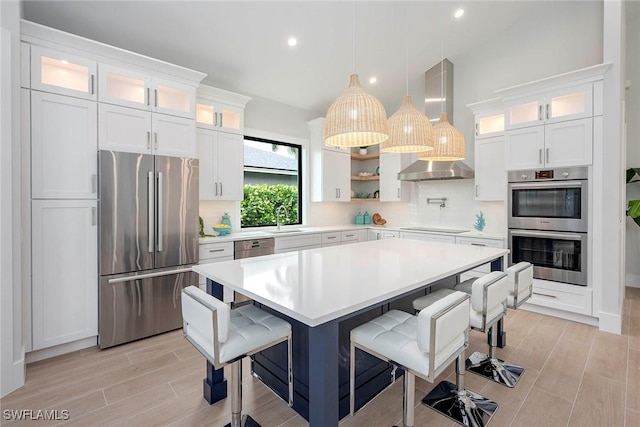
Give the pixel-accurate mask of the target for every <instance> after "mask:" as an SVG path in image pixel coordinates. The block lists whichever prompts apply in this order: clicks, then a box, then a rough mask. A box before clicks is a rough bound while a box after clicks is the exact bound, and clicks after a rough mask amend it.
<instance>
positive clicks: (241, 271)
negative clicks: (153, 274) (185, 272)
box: [193, 239, 509, 327]
mask: <svg viewBox="0 0 640 427" xmlns="http://www.w3.org/2000/svg"><path fill="white" fill-rule="evenodd" d="M508 253H509V251H508V250H507V249H497V248H491V247H485V246H472V245H455V244H449V243H439V242H428V241H418V240H413V239H383V240H372V241H368V242H362V243H357V244H351V245H342V246H331V247H324V248H318V249H308V250H302V251H296V252H289V253H283V254H275V255H267V256H262V257H257V258H246V259H239V260H234V261H225V262H220V263H215V264H203V265H195V266H193V271H195V272H196V273H199V274H202V275H204V276H206V277H207V278H209V279H212V280H213V281H215V282H217V283H220V284H221V285H223V286H227V287H229V288H230V289H233V290H234V291H238V292H240V293H242V294H244V295H247V296H248V297H250V298H252V299H254V300H256V301H258V302H260V303H262V304H265V305H267V306H269V307H271V308H273V309H275V310H277V311H279V312H281V313H284V314H286V315H287V316H289V317H291V318H293V319H296V320H298V321H300V322H302V323H304V324H306V325H308V326H312V327H313V326H317V325H320V324H322V323H325V322H328V321H331V320H334V319H337V318H339V317H341V316H344V315H346V314H349V313H353V312H355V311H357V310H360V309H362V308H366V307H369V306H371V305H374V304H376V303H380V302H383V301H385V300H387V299H389V298H393V297H396V296H399V295H402V294H404V293H407V292H410V291H412V290H414V289H419V288H421V287H423V286H426V285H428V284H430V283H433V282H436V281H438V280H440V279H443V278H445V277H448V276H451V275H454V274H457V273H460V272H462V271H466V270H469V269H471V268H473V267H475V266H478V265H481V264H484V263H487V262H489V261H492V260H494V259H496V258H498V257H501V256H504V255H506V254H508Z"/></svg>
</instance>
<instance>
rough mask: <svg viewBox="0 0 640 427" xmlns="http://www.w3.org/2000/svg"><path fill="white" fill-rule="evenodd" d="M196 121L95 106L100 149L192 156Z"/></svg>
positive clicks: (194, 151) (120, 108)
mask: <svg viewBox="0 0 640 427" xmlns="http://www.w3.org/2000/svg"><path fill="white" fill-rule="evenodd" d="M195 129H196V125H195V120H191V119H185V118H183V117H175V116H170V115H167V114H159V113H151V112H149V111H144V110H137V109H135V108H129V107H121V106H118V105H111V104H102V103H101V104H100V105H99V107H98V141H99V146H100V149H101V150H113V151H124V152H128V153H143V154H147V153H148V154H157V155H162V156H176V157H195V155H196V140H195Z"/></svg>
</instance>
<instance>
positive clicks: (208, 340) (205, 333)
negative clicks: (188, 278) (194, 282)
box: [182, 286, 231, 366]
mask: <svg viewBox="0 0 640 427" xmlns="http://www.w3.org/2000/svg"><path fill="white" fill-rule="evenodd" d="M230 316H231V314H230V310H229V306H228V305H227V304H225V303H224V302H222V301H220V300H219V299H217V298H215V297H213V296H212V295H209V294H207V293H206V292H204V291H202V290H201V289H200V288H198V287H196V286H188V287H186V288H184V289H183V290H182V321H183V331H182V332H183V334H184V337H185V338H186V339H187V340H188V341H189V342H190V343H191V344H193V346H194V347H195V348H196V349H197V350H198V351H199V352H200V353H202V355H203V356H204V357H206V358H207V360H209V362H211V364H213V365H214V366H219V365H220V362H219V355H220V352H219V345H220V343H225V342H226V341H227V338H228V337H229V325H230V323H231V320H230Z"/></svg>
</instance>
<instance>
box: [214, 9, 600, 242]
mask: <svg viewBox="0 0 640 427" xmlns="http://www.w3.org/2000/svg"><path fill="white" fill-rule="evenodd" d="M560 7H563V8H565V9H566V11H565V12H566V13H561V14H556V15H553V16H548V14H547V13H546V10H545V8H544V7H540V8H538V10H537V12H536V13H534V14H530V15H528V16H527V17H526V18H525V19H523V20H522V21H520V22H517V23H515V24H514V25H513V26H512V27H510V28H509V29H507V30H506V31H505V32H503V33H502V34H500V35H498V36H497V37H495V38H494V39H493V40H490V41H489V42H487V43H486V44H485V45H484V46H482V47H480V48H478V49H475V50H474V51H473V52H471V53H469V54H468V55H465V56H463V57H459V58H450V59H451V61H452V62H453V63H454V79H455V81H454V123H455V126H456V127H457V128H458V129H459V130H460V131H461V132H462V133H463V135H464V136H465V140H466V152H467V159H466V160H465V163H467V164H469V165H471V166H472V167H473V162H474V153H473V114H472V113H471V110H469V109H468V108H467V107H466V105H467V104H470V103H474V102H477V101H481V100H485V99H489V98H493V97H495V94H494V91H496V90H498V89H503V88H505V87H508V86H513V85H516V84H520V83H525V82H528V81H531V80H536V79H540V78H544V77H549V76H553V75H555V74H559V73H563V72H567V71H572V70H576V69H579V68H583V67H587V66H590V65H594V64H598V63H601V62H602V43H603V42H602V40H603V36H602V29H603V6H602V3H601V2H590V1H587V2H566V3H565V4H562V5H561V6H560ZM543 30H544V31H543ZM445 56H446V55H445ZM425 71H426V70H425ZM411 92H412V96H413V99H414V100H419V99H423V97H424V86H422V87H413V88H412V91H411ZM389 108H390V107H388V108H387V110H388V111H392V110H389ZM315 117H316V115H314V114H313V113H309V112H305V111H304V110H300V109H297V108H294V107H290V106H287V105H283V104H279V103H276V102H272V101H269V100H266V99H261V98H258V97H254V98H253V99H252V100H251V101H250V102H249V104H248V105H247V109H246V116H245V123H246V126H247V127H248V128H254V129H261V130H266V131H270V132H275V133H279V134H283V135H290V136H294V137H300V138H308V128H307V126H306V121H307V120H310V119H313V118H315ZM412 185H413V188H414V190H413V195H412V198H411V201H410V202H409V203H380V202H363V203H359V204H357V203H310V204H309V208H308V210H307V222H308V224H309V225H331V224H343V223H345V222H352V221H353V216H355V214H356V213H357V212H358V211H365V210H367V211H368V212H369V213H372V212H379V213H380V214H381V215H382V216H383V217H384V218H385V219H387V221H388V224H389V225H398V224H402V225H404V224H412V225H417V224H423V225H434V226H436V225H440V226H450V227H464V228H471V227H472V225H473V224H474V222H475V215H476V214H477V213H479V212H480V211H482V212H483V213H484V215H485V218H486V221H487V228H486V229H485V231H486V232H488V233H505V231H506V219H505V214H504V209H503V203H502V202H476V201H475V200H474V198H473V180H459V181H440V182H435V181H430V182H420V183H415V184H412ZM440 196H446V197H447V198H448V199H449V200H448V202H447V207H446V208H444V209H441V208H439V207H438V206H435V205H427V204H426V198H427V197H440ZM207 209H208V210H211V209H213V210H214V211H215V215H214V216H217V215H218V211H221V209H217V210H216V208H215V207H213V208H211V207H209V208H207Z"/></svg>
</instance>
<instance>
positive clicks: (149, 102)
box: [146, 88, 151, 105]
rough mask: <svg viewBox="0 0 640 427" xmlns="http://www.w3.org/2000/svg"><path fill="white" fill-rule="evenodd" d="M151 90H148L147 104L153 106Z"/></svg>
mask: <svg viewBox="0 0 640 427" xmlns="http://www.w3.org/2000/svg"><path fill="white" fill-rule="evenodd" d="M149 91H150V89H149V88H147V100H146V103H147V105H151V93H149Z"/></svg>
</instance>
